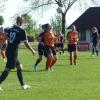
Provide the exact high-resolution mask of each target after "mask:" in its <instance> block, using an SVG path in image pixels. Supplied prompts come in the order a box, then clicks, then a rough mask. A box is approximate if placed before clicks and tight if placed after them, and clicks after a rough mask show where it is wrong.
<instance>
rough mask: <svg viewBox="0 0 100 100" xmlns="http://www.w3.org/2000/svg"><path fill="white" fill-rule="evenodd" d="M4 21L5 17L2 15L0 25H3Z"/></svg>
mask: <svg viewBox="0 0 100 100" xmlns="http://www.w3.org/2000/svg"><path fill="white" fill-rule="evenodd" d="M3 23H4V18H3V16H0V25H3Z"/></svg>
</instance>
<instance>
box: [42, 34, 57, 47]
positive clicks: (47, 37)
mask: <svg viewBox="0 0 100 100" xmlns="http://www.w3.org/2000/svg"><path fill="white" fill-rule="evenodd" d="M43 38H44V41H45V44H46V45H48V46H54V44H55V43H56V42H57V38H56V37H55V35H54V33H53V32H45V34H44V36H43Z"/></svg>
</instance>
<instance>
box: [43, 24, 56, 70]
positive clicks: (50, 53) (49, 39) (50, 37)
mask: <svg viewBox="0 0 100 100" xmlns="http://www.w3.org/2000/svg"><path fill="white" fill-rule="evenodd" d="M45 30H46V31H45V34H44V36H43V38H44V41H45V49H46V54H47V64H46V70H47V71H50V70H52V66H53V65H54V64H55V63H56V61H57V57H56V51H55V47H54V44H55V43H56V42H57V38H56V37H55V35H54V33H53V32H51V26H50V24H45Z"/></svg>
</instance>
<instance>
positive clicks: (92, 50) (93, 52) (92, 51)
mask: <svg viewBox="0 0 100 100" xmlns="http://www.w3.org/2000/svg"><path fill="white" fill-rule="evenodd" d="M92 56H94V44H92Z"/></svg>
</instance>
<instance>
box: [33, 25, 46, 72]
mask: <svg viewBox="0 0 100 100" xmlns="http://www.w3.org/2000/svg"><path fill="white" fill-rule="evenodd" d="M42 30H43V32H41V33H40V34H39V35H38V41H39V44H38V55H39V57H38V59H37V60H36V63H35V64H34V71H37V65H38V64H39V63H40V62H41V60H42V56H43V55H44V56H46V53H45V45H44V39H43V35H44V33H45V25H42Z"/></svg>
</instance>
